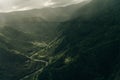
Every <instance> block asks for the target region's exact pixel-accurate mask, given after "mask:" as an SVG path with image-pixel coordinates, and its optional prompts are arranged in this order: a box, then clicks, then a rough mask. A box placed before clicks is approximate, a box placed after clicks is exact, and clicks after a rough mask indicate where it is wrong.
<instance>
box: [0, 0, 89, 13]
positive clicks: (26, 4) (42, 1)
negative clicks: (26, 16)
mask: <svg viewBox="0 0 120 80" xmlns="http://www.w3.org/2000/svg"><path fill="white" fill-rule="evenodd" d="M84 1H85V2H86V1H91V0H26V1H24V0H12V1H9V0H0V12H11V11H24V10H30V9H37V8H38V9H39V8H44V7H60V6H67V5H71V4H77V3H80V2H84Z"/></svg>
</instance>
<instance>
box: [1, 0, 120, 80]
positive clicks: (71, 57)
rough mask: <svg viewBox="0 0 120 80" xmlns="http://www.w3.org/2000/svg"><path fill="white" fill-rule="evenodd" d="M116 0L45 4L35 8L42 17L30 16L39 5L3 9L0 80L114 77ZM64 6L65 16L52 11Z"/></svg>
mask: <svg viewBox="0 0 120 80" xmlns="http://www.w3.org/2000/svg"><path fill="white" fill-rule="evenodd" d="M119 3H120V1H115V0H109V1H108V0H93V1H91V2H90V3H88V4H86V5H84V6H82V7H81V6H79V5H78V4H76V5H71V6H67V7H65V8H64V7H62V8H53V9H52V8H50V9H49V8H47V9H44V10H40V11H41V13H40V14H42V16H43V18H41V16H39V17H33V16H34V15H33V14H35V12H37V13H38V12H40V11H39V10H31V11H25V12H24V11H23V12H13V13H6V14H4V15H6V16H8V21H7V24H6V26H4V27H3V25H2V27H1V28H0V80H120V75H119V74H120V21H119V19H120V16H119V14H120V10H119V9H120V5H119ZM57 9H60V11H59V10H57ZM67 9H69V11H68V13H70V15H69V18H68V17H67V18H66V17H65V15H64V14H63V15H60V14H61V13H59V14H58V15H55V14H56V13H55V12H53V11H58V12H64V11H65V10H67ZM72 9H74V10H72ZM50 10H52V11H51V12H50V14H44V13H45V12H48V11H50ZM52 13H53V14H52ZM19 14H20V16H21V17H19V16H16V17H14V18H13V19H11V17H12V16H13V15H19ZM22 14H25V15H22ZM26 14H29V15H28V16H27V15H26ZM43 14H44V15H43ZM51 14H52V15H55V16H54V17H53V18H52V17H51V16H49V15H51ZM2 15H3V14H2ZM46 15H47V16H46ZM25 16H26V17H25ZM60 17H61V18H60ZM63 17H65V18H64V19H63V20H62V18H63ZM59 18H60V19H59ZM57 19H58V22H57ZM50 20H51V21H50ZM14 22H15V23H14Z"/></svg>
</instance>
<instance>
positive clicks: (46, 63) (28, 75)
mask: <svg viewBox="0 0 120 80" xmlns="http://www.w3.org/2000/svg"><path fill="white" fill-rule="evenodd" d="M30 59H31V58H30ZM31 60H33V61H35V62H36V61H38V62H43V63H45V67H47V66H48V62H47V61H44V60H38V59H31ZM45 67H44V68H45ZM44 68H40V69H38V70H35V71H34V72H32V73H29V74H27V75H25V76H24V77H23V78H21V79H19V80H24V79H27V78H29V77H30V76H32V75H34V74H37V73H39V72H41V71H42V70H43V69H44Z"/></svg>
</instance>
